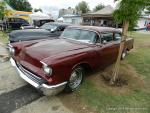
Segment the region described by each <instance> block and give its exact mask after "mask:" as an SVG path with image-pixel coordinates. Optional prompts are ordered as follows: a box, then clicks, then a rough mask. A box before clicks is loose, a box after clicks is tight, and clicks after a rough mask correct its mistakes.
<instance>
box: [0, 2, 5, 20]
mask: <svg viewBox="0 0 150 113" xmlns="http://www.w3.org/2000/svg"><path fill="white" fill-rule="evenodd" d="M5 5H6V4H5V2H0V19H2V18H3V17H4V16H5V9H6V7H5Z"/></svg>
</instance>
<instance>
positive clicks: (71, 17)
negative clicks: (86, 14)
mask: <svg viewBox="0 0 150 113" xmlns="http://www.w3.org/2000/svg"><path fill="white" fill-rule="evenodd" d="M63 22H64V23H70V24H75V25H80V24H81V23H82V17H81V15H78V14H67V15H64V16H63Z"/></svg>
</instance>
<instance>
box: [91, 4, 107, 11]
mask: <svg viewBox="0 0 150 113" xmlns="http://www.w3.org/2000/svg"><path fill="white" fill-rule="evenodd" d="M104 7H105V5H103V4H98V5H97V6H95V8H94V9H93V12H96V11H98V10H101V9H103V8H104Z"/></svg>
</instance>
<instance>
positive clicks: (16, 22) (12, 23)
mask: <svg viewBox="0 0 150 113" xmlns="http://www.w3.org/2000/svg"><path fill="white" fill-rule="evenodd" d="M4 24H5V26H6V25H7V27H9V29H11V30H18V29H21V26H29V25H30V24H29V22H28V21H26V20H24V19H22V18H14V17H13V18H7V19H6V22H5V23H4Z"/></svg>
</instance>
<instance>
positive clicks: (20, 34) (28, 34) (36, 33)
mask: <svg viewBox="0 0 150 113" xmlns="http://www.w3.org/2000/svg"><path fill="white" fill-rule="evenodd" d="M57 37H59V34H57V33H50V32H49V31H48V30H45V29H32V30H31V29H24V30H15V31H12V32H11V33H9V42H10V43H14V42H21V41H29V40H38V39H46V38H57Z"/></svg>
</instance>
